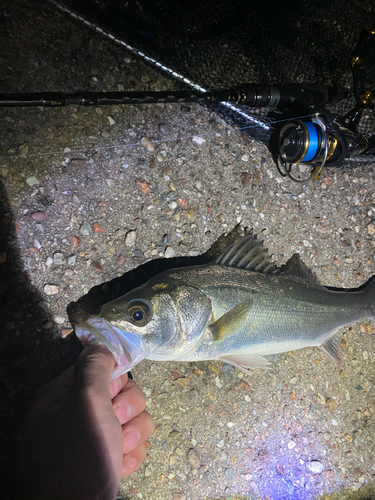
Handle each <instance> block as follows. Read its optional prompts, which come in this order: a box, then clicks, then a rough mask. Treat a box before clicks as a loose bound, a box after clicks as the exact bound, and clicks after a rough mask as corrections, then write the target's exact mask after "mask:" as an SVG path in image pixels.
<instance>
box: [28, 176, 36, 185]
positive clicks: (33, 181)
mask: <svg viewBox="0 0 375 500" xmlns="http://www.w3.org/2000/svg"><path fill="white" fill-rule="evenodd" d="M26 183H27V184H28V185H29V186H35V185H36V184H39V181H38V179H37V178H36V177H35V175H32V176H31V177H28V178H27V179H26Z"/></svg>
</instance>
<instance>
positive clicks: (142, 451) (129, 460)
mask: <svg viewBox="0 0 375 500" xmlns="http://www.w3.org/2000/svg"><path fill="white" fill-rule="evenodd" d="M146 455H147V451H146V448H145V446H144V445H143V444H141V445H140V446H138V447H137V448H135V449H134V450H133V451H131V452H130V453H127V454H126V455H124V456H123V458H122V472H121V475H122V477H127V476H129V475H130V474H132V473H133V472H134V471H135V470H137V469H138V467H139V466H140V465H141V463H142V462H143V460H144V459H145V458H146Z"/></svg>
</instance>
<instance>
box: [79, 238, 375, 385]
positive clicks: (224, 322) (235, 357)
mask: <svg viewBox="0 0 375 500" xmlns="http://www.w3.org/2000/svg"><path fill="white" fill-rule="evenodd" d="M254 269H257V270H254ZM374 296H375V288H374V284H373V282H372V280H370V282H369V284H368V285H367V286H366V287H364V288H363V289H358V290H356V291H337V290H332V289H329V288H327V287H324V286H322V285H319V284H318V283H317V282H316V280H315V279H314V278H313V275H312V273H311V272H310V271H309V270H308V268H307V267H306V266H305V265H304V264H303V263H302V262H301V261H300V260H299V257H298V255H297V254H296V255H295V256H294V257H292V259H290V261H288V263H287V264H286V265H285V266H284V267H283V268H281V269H279V270H277V269H276V268H275V267H274V266H273V265H272V264H271V262H270V259H269V257H268V254H267V253H266V251H265V249H264V247H263V246H261V244H260V242H259V241H258V240H256V239H255V238H254V237H252V236H250V235H247V236H245V237H244V238H243V239H242V240H241V241H240V242H239V243H237V244H235V245H231V247H229V249H228V250H226V251H225V252H224V253H223V255H222V256H221V257H219V258H218V259H217V260H216V261H215V262H214V263H212V264H209V265H203V266H190V267H186V268H179V269H172V270H170V271H166V272H163V273H161V274H159V275H157V276H155V277H154V278H152V279H151V280H150V281H148V282H147V283H145V284H144V285H142V286H140V287H138V288H137V289H134V290H132V291H131V292H129V293H127V294H126V295H124V296H123V297H120V298H118V299H116V300H113V301H111V302H109V303H108V304H105V305H104V306H103V307H102V309H101V311H100V313H99V315H98V316H97V317H96V318H91V319H89V320H88V322H87V323H81V324H80V325H78V329H76V332H77V334H78V336H80V337H82V336H84V335H86V336H87V334H88V332H90V335H88V337H89V338H91V340H94V341H97V340H98V338H99V341H100V342H105V343H106V344H107V345H108V347H109V348H110V349H111V350H112V352H113V346H114V345H116V346H117V347H116V349H117V351H116V353H117V358H116V360H117V364H118V370H117V373H116V375H118V374H119V373H120V372H124V371H128V370H129V369H130V368H131V367H133V366H134V365H135V364H136V363H138V362H139V361H140V360H141V359H143V358H147V359H153V360H159V361H163V360H180V361H196V360H220V361H223V362H227V363H229V364H233V365H235V366H237V367H239V368H240V369H242V370H243V371H247V369H249V368H258V367H261V368H267V367H268V366H269V365H270V362H269V360H268V359H267V356H270V355H274V354H277V353H282V352H286V351H291V350H296V349H301V348H304V347H310V346H317V347H320V348H321V349H322V350H324V351H325V352H326V353H327V354H329V355H330V356H331V357H332V358H334V359H335V360H336V361H339V358H338V348H339V344H340V335H338V334H337V333H336V332H337V330H338V329H339V328H341V327H343V326H346V325H350V324H352V323H354V322H356V321H359V320H363V319H365V318H373V317H374V316H375V300H374ZM87 327H88V328H87ZM77 330H78V331H77ZM109 331H111V336H112V340H108V339H109V336H110V335H108V332H109ZM98 332H99V335H97V333H98ZM100 332H102V333H100ZM103 332H104V335H103ZM105 332H107V334H105ZM93 336H94V337H95V339H94V338H93ZM114 337H116V339H115V341H113V338H114ZM135 344H136V347H134V345H135ZM111 346H112V348H111ZM121 351H122V352H121ZM114 354H115V353H114ZM265 356H266V357H265ZM115 357H116V356H115Z"/></svg>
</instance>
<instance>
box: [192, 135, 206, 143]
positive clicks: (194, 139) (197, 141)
mask: <svg viewBox="0 0 375 500" xmlns="http://www.w3.org/2000/svg"><path fill="white" fill-rule="evenodd" d="M193 141H194V142H196V143H197V144H204V143H205V142H206V139H204V138H203V137H200V136H199V135H195V136H194V137H193Z"/></svg>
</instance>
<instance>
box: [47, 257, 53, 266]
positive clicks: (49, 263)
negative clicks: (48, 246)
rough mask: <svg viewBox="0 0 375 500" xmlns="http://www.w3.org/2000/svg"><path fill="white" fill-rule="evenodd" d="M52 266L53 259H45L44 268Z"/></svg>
mask: <svg viewBox="0 0 375 500" xmlns="http://www.w3.org/2000/svg"><path fill="white" fill-rule="evenodd" d="M52 264H53V259H52V257H47V258H46V266H47V267H49V266H51V265H52Z"/></svg>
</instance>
